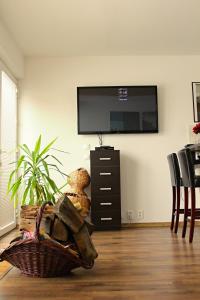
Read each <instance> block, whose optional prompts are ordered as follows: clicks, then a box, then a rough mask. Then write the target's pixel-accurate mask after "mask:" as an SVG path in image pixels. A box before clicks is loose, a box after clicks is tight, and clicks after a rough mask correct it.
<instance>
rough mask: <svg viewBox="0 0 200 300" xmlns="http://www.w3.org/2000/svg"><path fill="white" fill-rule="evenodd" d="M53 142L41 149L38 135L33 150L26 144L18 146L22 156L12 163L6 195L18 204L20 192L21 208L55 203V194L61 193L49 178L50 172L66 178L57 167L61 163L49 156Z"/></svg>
mask: <svg viewBox="0 0 200 300" xmlns="http://www.w3.org/2000/svg"><path fill="white" fill-rule="evenodd" d="M55 141H56V139H54V140H53V141H51V142H50V143H49V144H48V145H47V146H45V147H44V148H43V149H41V135H40V136H39V138H38V139H37V141H36V143H35V147H34V149H33V150H31V149H30V148H29V147H28V146H27V145H26V144H23V145H20V146H19V148H20V150H21V153H22V154H21V155H20V157H19V158H18V160H17V161H16V162H14V164H15V169H14V170H13V171H12V173H11V174H10V177H9V181H8V193H10V194H11V199H15V200H16V201H17V202H18V192H19V191H20V193H19V194H20V195H21V205H22V206H23V205H41V204H42V203H44V202H45V201H51V202H52V203H55V196H56V194H58V193H61V192H60V188H58V186H57V185H56V183H55V182H54V180H53V179H52V178H51V176H50V171H52V170H53V171H57V172H59V173H60V174H61V175H63V176H67V175H66V174H64V173H63V172H62V171H61V170H60V169H59V168H58V166H57V164H59V165H62V163H61V162H60V161H59V160H58V158H56V157H55V156H54V155H52V154H51V150H52V149H51V147H52V145H53V144H54V143H55ZM50 160H51V161H50ZM52 161H53V163H52ZM54 162H55V163H54ZM17 175H18V176H17ZM15 178H16V179H15Z"/></svg>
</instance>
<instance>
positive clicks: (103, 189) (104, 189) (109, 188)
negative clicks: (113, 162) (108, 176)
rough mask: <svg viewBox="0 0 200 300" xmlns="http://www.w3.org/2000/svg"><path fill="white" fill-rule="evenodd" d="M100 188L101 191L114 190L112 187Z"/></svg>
mask: <svg viewBox="0 0 200 300" xmlns="http://www.w3.org/2000/svg"><path fill="white" fill-rule="evenodd" d="M99 189H100V191H111V190H112V188H111V187H101V188H99Z"/></svg>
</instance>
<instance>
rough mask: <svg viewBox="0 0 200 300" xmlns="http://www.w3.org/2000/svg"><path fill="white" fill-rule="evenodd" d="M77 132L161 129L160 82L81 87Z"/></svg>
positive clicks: (153, 130)
mask: <svg viewBox="0 0 200 300" xmlns="http://www.w3.org/2000/svg"><path fill="white" fill-rule="evenodd" d="M77 101H78V134H93V133H97V134H98V133H154V132H158V109H157V86H104V87H78V88H77Z"/></svg>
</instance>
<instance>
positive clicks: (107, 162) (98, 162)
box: [90, 150, 120, 166]
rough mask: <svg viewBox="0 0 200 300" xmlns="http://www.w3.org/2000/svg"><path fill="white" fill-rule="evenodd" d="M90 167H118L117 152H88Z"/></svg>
mask: <svg viewBox="0 0 200 300" xmlns="http://www.w3.org/2000/svg"><path fill="white" fill-rule="evenodd" d="M90 160H91V165H92V166H112V165H119V161H120V160H119V150H114V151H113V150H99V151H93V150H92V151H90Z"/></svg>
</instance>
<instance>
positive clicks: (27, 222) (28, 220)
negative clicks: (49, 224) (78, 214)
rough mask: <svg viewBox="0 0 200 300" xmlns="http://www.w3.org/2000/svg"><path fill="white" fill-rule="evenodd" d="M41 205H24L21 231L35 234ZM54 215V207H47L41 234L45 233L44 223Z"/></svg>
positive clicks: (20, 224) (20, 223)
mask: <svg viewBox="0 0 200 300" xmlns="http://www.w3.org/2000/svg"><path fill="white" fill-rule="evenodd" d="M39 208H40V206H39V205H23V206H21V211H20V220H19V229H20V230H21V231H22V230H27V231H31V232H34V230H35V220H36V217H37V214H38V211H39ZM52 213H53V206H49V205H48V206H46V207H45V210H44V213H43V217H42V221H41V227H40V228H41V232H44V221H45V218H46V217H47V216H49V215H50V214H52Z"/></svg>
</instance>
